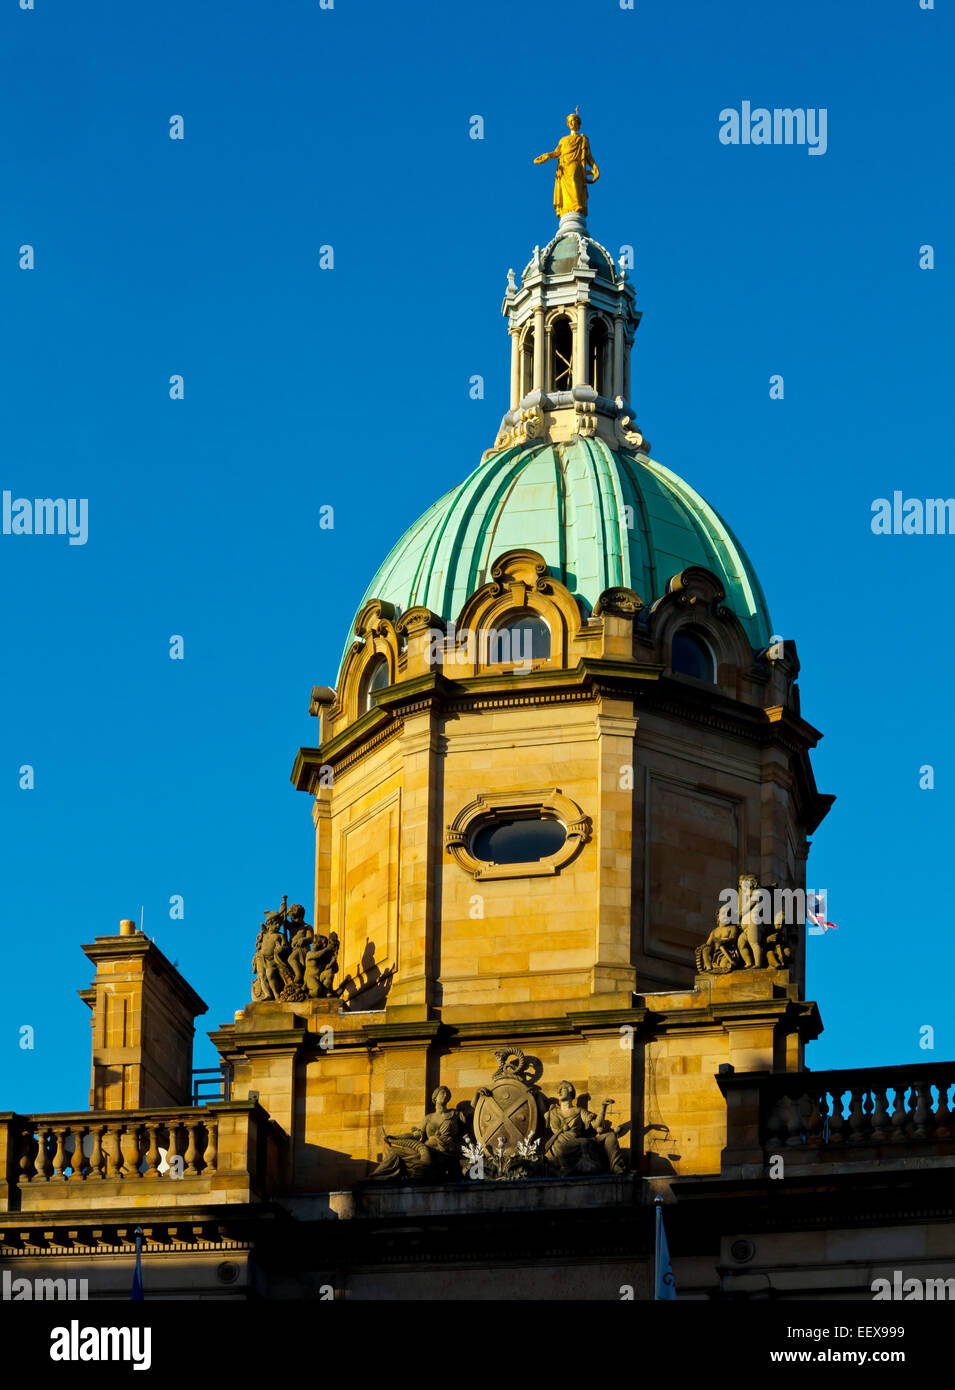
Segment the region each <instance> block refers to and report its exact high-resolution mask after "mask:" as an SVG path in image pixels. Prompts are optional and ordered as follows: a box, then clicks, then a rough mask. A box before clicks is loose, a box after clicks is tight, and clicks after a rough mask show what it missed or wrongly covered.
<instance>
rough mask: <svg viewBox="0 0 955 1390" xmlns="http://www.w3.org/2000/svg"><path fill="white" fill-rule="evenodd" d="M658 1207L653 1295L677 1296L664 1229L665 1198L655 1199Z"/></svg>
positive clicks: (660, 1296)
mask: <svg viewBox="0 0 955 1390" xmlns="http://www.w3.org/2000/svg"><path fill="white" fill-rule="evenodd" d="M655 1203H656V1209H657V1239H656V1258H655V1260H654V1270H653V1286H654V1287H653V1297H654V1299H658V1298H676V1286H675V1285H674V1283H673V1267H672V1265H671V1264H670V1251H669V1249H668V1248H667V1238H666V1232H665V1231H664V1229H663V1199H662V1198H661V1197H657V1198H656V1199H655Z"/></svg>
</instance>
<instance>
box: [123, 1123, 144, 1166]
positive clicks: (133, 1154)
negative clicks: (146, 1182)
mask: <svg viewBox="0 0 955 1390" xmlns="http://www.w3.org/2000/svg"><path fill="white" fill-rule="evenodd" d="M119 1149H120V1153H121V1154H122V1159H123V1166H122V1176H123V1177H124V1178H138V1177H139V1176H140V1173H139V1165H140V1162H141V1160H142V1153H141V1150H140V1143H139V1125H137V1124H131V1125H124V1126H123V1128H122V1132H121V1134H120V1136H119Z"/></svg>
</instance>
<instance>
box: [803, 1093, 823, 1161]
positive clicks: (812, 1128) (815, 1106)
mask: <svg viewBox="0 0 955 1390" xmlns="http://www.w3.org/2000/svg"><path fill="white" fill-rule="evenodd" d="M820 1099H821V1101H822V1108H824V1107H825V1104H826V1098H825V1095H823V1096H822V1097H820V1095H819V1092H818V1091H813V1093H812V1095H811V1096H810V1098H809V1114H808V1116H807V1118H806V1143H807V1145H810V1146H811V1147H812V1148H818V1147H819V1145H820V1144H821V1143H822V1125H823V1117H822V1108H821V1107H820V1103H819V1102H820Z"/></svg>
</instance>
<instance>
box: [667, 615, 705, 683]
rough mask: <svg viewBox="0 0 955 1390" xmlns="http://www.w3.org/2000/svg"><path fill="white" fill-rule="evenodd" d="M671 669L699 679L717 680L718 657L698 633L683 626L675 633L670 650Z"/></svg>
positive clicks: (682, 674)
mask: <svg viewBox="0 0 955 1390" xmlns="http://www.w3.org/2000/svg"><path fill="white" fill-rule="evenodd" d="M670 669H671V670H672V671H676V672H678V673H679V674H680V675H681V676H693V677H695V679H696V680H698V681H709V683H710V684H711V685H712V684H713V683H714V682H715V680H716V658H715V657H714V656H713V652H712V649H711V647H710V645H709V643H708V642H706V641H705V640H704V639H703V638H702V637H701V636H700V635H699V634H698V633H696V632H693V631H692V630H689V629H687V628H682V629H681V630H680V631H679V632H677V633H676V634H675V635H674V638H673V646H672V648H671V651H670Z"/></svg>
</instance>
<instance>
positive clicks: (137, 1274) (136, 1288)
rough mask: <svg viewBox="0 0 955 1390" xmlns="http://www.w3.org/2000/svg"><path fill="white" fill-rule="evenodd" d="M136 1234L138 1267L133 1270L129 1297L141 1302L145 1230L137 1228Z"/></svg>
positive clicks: (140, 1227)
mask: <svg viewBox="0 0 955 1390" xmlns="http://www.w3.org/2000/svg"><path fill="white" fill-rule="evenodd" d="M134 1234H135V1236H136V1267H135V1269H134V1270H133V1287H132V1291H131V1292H130V1295H129V1296H130V1299H133V1300H140V1299H141V1298H142V1296H143V1266H142V1252H143V1228H142V1226H137V1227H136V1230H135V1233H134Z"/></svg>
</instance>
